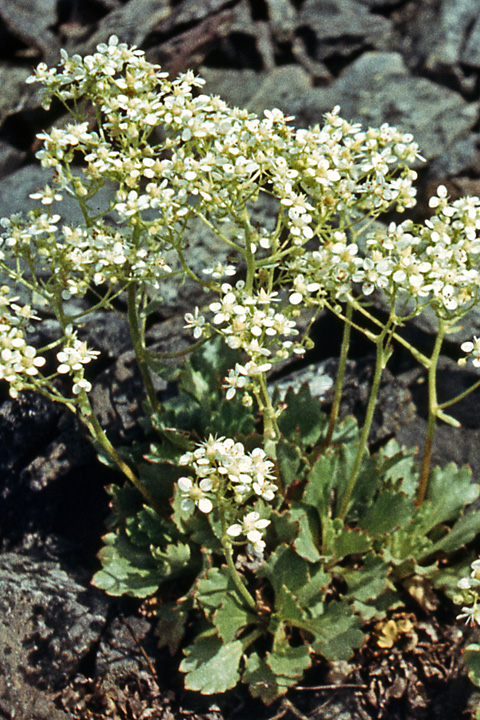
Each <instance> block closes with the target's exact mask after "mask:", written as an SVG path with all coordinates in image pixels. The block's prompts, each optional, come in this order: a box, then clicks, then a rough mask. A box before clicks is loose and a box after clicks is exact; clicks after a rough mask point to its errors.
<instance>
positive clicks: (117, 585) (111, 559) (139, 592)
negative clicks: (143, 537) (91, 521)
mask: <svg viewBox="0 0 480 720" xmlns="http://www.w3.org/2000/svg"><path fill="white" fill-rule="evenodd" d="M103 542H104V547H103V548H102V549H101V550H100V552H99V554H98V557H99V558H100V560H101V562H102V570H99V571H98V572H97V573H95V575H94V576H93V579H92V583H93V585H95V587H98V588H100V589H101V590H105V592H106V593H108V595H115V596H119V595H131V596H133V597H141V598H144V597H147V596H148V595H153V593H154V592H156V591H157V590H158V588H159V586H160V583H161V581H162V577H161V575H160V573H159V571H158V567H157V565H156V564H155V562H154V560H153V558H152V556H151V554H150V552H149V551H148V550H140V549H139V548H137V547H135V546H134V545H133V544H132V543H131V542H130V541H129V540H128V538H126V537H125V536H124V535H119V534H116V533H108V534H107V535H105V536H104V537H103Z"/></svg>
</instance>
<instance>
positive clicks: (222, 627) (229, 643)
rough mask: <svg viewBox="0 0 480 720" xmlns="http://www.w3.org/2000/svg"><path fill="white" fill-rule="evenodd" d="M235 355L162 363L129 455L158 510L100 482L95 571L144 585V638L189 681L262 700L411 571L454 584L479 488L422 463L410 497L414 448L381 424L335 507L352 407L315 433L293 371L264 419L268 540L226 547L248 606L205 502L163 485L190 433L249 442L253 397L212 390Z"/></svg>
mask: <svg viewBox="0 0 480 720" xmlns="http://www.w3.org/2000/svg"><path fill="white" fill-rule="evenodd" d="M234 360H235V357H234V353H233V351H232V350H229V349H228V348H226V347H225V346H224V345H223V344H222V342H221V341H220V340H218V339H217V340H213V341H210V342H209V343H207V344H206V345H204V346H203V347H202V348H200V349H199V350H197V351H196V352H195V353H194V354H193V355H192V356H191V358H190V360H189V361H188V362H187V363H186V365H185V366H184V368H183V370H181V371H179V372H178V373H177V383H178V393H177V394H176V395H175V396H174V397H173V398H171V399H170V400H168V401H166V402H165V403H164V406H163V411H162V413H161V414H159V415H158V416H156V417H155V418H154V419H153V425H154V426H155V428H156V431H157V439H156V440H155V441H154V442H153V443H151V445H150V448H149V451H148V453H145V452H144V450H145V448H143V451H142V452H143V456H144V458H145V459H144V460H143V463H142V464H141V468H140V469H141V477H142V482H144V484H145V485H146V486H147V487H148V489H149V490H150V491H151V493H152V494H153V495H154V496H155V497H156V498H157V500H158V503H159V505H160V506H161V507H162V508H164V514H163V516H160V515H159V514H158V512H156V511H155V510H153V509H151V508H149V507H147V506H146V505H145V504H144V502H143V500H142V498H141V497H140V495H139V494H138V493H137V491H136V490H135V489H133V488H130V487H124V488H118V487H116V488H114V489H112V491H111V492H112V495H113V517H112V520H111V524H110V529H109V532H108V534H107V535H106V536H105V538H104V542H105V545H104V548H103V549H102V551H101V553H100V559H101V562H102V569H101V570H100V571H99V572H98V573H97V574H96V575H95V578H94V583H95V584H96V585H97V586H98V587H101V588H103V589H104V590H106V592H108V593H110V594H113V595H121V594H129V595H133V596H135V597H142V598H143V597H147V596H150V595H156V596H157V598H158V604H157V608H158V620H157V623H158V624H157V634H158V637H159V642H160V645H161V646H166V647H168V648H169V649H170V651H171V652H172V653H177V651H178V650H179V649H180V648H182V650H183V653H184V657H183V660H182V661H181V664H180V670H181V671H182V672H183V673H185V685H186V687H187V688H188V689H190V690H194V691H198V692H200V693H204V694H212V693H220V692H225V691H226V690H228V689H230V688H232V687H234V686H235V685H236V684H237V683H239V682H243V683H246V684H247V685H248V687H249V690H250V692H251V694H252V695H253V696H254V697H260V698H261V699H262V700H263V701H264V702H266V703H270V702H273V701H274V700H276V699H277V698H279V697H280V696H282V695H283V694H284V693H285V692H286V691H287V690H288V688H289V687H291V686H294V685H295V684H297V683H298V682H299V680H300V679H301V678H302V676H303V674H304V673H305V671H306V670H307V669H308V668H309V667H311V666H312V664H313V663H315V662H317V661H318V659H321V658H323V659H324V660H327V661H333V660H339V659H348V658H350V657H351V656H352V655H353V653H354V651H355V649H356V648H358V647H360V646H361V645H362V643H363V641H364V635H365V632H366V628H367V625H368V624H369V623H370V624H371V623H372V622H377V623H378V622H379V621H382V620H383V619H386V618H388V617H389V614H390V615H391V612H392V610H393V609H395V608H398V607H400V606H402V604H403V603H404V597H405V588H408V587H410V586H411V585H412V583H413V584H415V583H416V585H417V587H418V586H420V587H423V588H424V589H425V590H428V591H429V592H431V591H432V590H442V591H446V592H447V594H448V593H452V594H453V592H454V591H455V586H456V583H457V581H458V579H459V577H461V576H462V573H463V572H464V568H465V564H466V562H468V560H464V562H462V563H461V566H460V565H459V566H458V567H457V566H455V564H454V562H453V558H456V557H457V556H458V553H457V551H458V550H459V549H460V548H462V547H463V546H464V545H466V544H467V543H469V542H470V541H471V540H472V539H473V538H474V537H475V535H476V534H477V532H478V527H479V522H480V511H478V510H476V509H474V508H473V506H472V505H471V504H472V502H473V501H474V500H475V499H476V498H477V496H478V494H479V489H478V487H477V485H475V484H472V483H471V476H470V470H469V469H468V468H460V469H459V468H457V467H456V466H454V465H453V464H451V465H448V466H447V467H445V468H443V469H440V468H435V469H434V470H433V471H432V474H431V478H430V483H429V489H428V494H427V497H426V500H425V501H424V503H423V504H422V505H421V507H418V505H417V503H416V500H415V495H416V490H417V484H418V468H417V465H416V463H415V460H414V458H413V452H412V451H407V450H404V449H402V448H400V447H399V446H398V444H397V443H396V442H395V441H393V440H392V441H390V442H389V443H388V444H386V445H385V446H384V447H383V448H382V449H381V450H380V451H379V452H377V453H376V454H375V455H369V454H368V453H365V455H364V458H363V462H362V466H361V469H360V474H359V478H358V482H357V484H356V486H355V490H354V493H353V495H352V497H351V501H350V505H349V509H348V512H347V514H346V517H345V520H342V519H340V518H339V517H338V509H339V505H340V502H341V499H342V495H343V493H344V491H345V488H346V486H347V482H348V478H349V474H350V469H351V467H352V463H353V462H354V458H355V454H356V449H357V444H358V442H359V432H358V429H357V425H356V422H355V420H354V419H353V418H348V419H346V420H345V421H343V422H342V423H340V424H339V425H338V427H337V429H336V431H335V434H334V436H333V441H332V442H331V444H330V445H329V447H325V446H324V438H325V433H326V428H327V424H328V418H327V416H326V415H325V414H324V412H323V411H322V408H321V405H320V402H319V400H318V399H316V398H315V397H312V395H311V393H310V390H309V388H308V386H307V385H304V386H303V387H301V388H300V390H299V391H298V392H294V391H293V390H292V389H290V390H289V391H288V392H287V394H286V397H285V398H284V399H283V401H282V402H283V405H284V410H283V412H282V413H281V415H280V417H279V419H278V424H279V428H280V431H281V438H280V440H279V441H278V442H277V444H276V458H275V460H276V467H277V475H278V485H279V491H278V494H277V498H276V500H275V502H273V503H271V504H270V506H269V507H268V508H267V507H262V508H261V510H262V516H265V515H266V514H268V513H269V519H270V521H271V523H270V525H269V528H268V531H267V535H266V542H267V552H266V553H265V558H264V561H263V562H259V561H254V560H252V559H251V558H248V556H246V555H245V556H244V555H243V554H242V552H243V548H242V549H240V551H239V552H238V553H237V555H236V558H235V560H236V567H237V569H238V572H239V574H240V576H241V578H242V580H243V582H244V584H245V586H246V588H247V589H248V591H249V593H250V594H251V595H252V597H253V598H255V601H256V608H255V610H254V609H253V608H252V607H250V606H248V605H247V604H246V602H245V600H244V598H243V597H242V595H241V594H240V593H239V591H238V588H237V587H236V585H235V583H234V582H233V581H232V578H231V576H230V574H229V571H228V567H227V565H226V562H225V558H224V555H223V551H222V545H221V542H220V538H221V529H220V523H219V518H218V515H217V514H216V512H215V510H213V511H212V512H211V513H209V514H208V515H205V514H202V513H197V514H194V515H193V516H192V515H191V514H190V513H186V512H184V511H182V509H181V507H180V499H179V498H178V497H177V495H176V485H175V480H176V478H178V477H179V475H181V474H182V472H183V471H184V468H180V467H178V466H177V465H176V460H177V459H178V457H179V455H180V454H181V453H182V452H184V451H185V449H191V448H192V447H193V446H194V445H193V443H194V440H201V439H203V438H205V437H207V436H208V434H210V433H212V434H215V433H217V434H219V435H230V436H233V437H235V438H237V439H239V440H241V441H242V442H243V443H244V445H245V447H246V448H249V447H256V446H258V445H259V444H261V438H260V437H259V435H258V433H259V430H260V429H261V428H259V426H258V423H259V421H258V417H257V415H256V410H255V407H252V408H246V407H244V406H243V405H242V403H241V402H240V401H239V400H238V401H237V399H236V398H234V399H233V400H230V401H226V400H225V399H224V393H223V391H222V388H221V385H222V378H223V377H224V376H225V374H226V371H227V369H228V367H231V366H232V362H234ZM277 400H278V398H277ZM257 507H258V505H257ZM456 553H457V554H456ZM470 559H471V558H470ZM450 560H451V561H450ZM187 627H188V633H187V632H186V631H187ZM187 635H188V640H187Z"/></svg>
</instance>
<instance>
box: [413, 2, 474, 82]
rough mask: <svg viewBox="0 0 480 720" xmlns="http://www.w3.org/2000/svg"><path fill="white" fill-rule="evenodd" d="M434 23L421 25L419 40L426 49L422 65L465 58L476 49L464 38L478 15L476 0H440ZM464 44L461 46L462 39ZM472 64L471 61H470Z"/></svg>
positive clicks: (442, 65)
mask: <svg viewBox="0 0 480 720" xmlns="http://www.w3.org/2000/svg"><path fill="white" fill-rule="evenodd" d="M438 7H439V12H438V16H437V18H436V20H435V22H434V23H432V24H426V23H425V25H424V26H423V28H422V29H423V33H422V35H423V44H424V45H425V48H426V49H427V56H426V59H425V66H426V67H427V68H429V69H442V68H446V67H448V66H452V65H457V64H458V63H459V62H469V60H468V59H467V58H468V57H470V60H471V59H473V58H474V56H475V54H476V52H478V51H475V49H474V48H473V47H472V44H471V40H472V36H473V33H472V35H471V36H470V42H467V40H468V36H469V34H470V32H471V28H472V24H473V23H474V22H475V21H476V19H477V18H478V16H479V12H480V6H479V4H478V2H477V1H476V0H443V2H442V3H440V4H439V5H438ZM466 42H467V46H466V47H465V43H466ZM473 64H475V63H473Z"/></svg>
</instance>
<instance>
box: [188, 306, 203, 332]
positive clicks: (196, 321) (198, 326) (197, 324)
mask: <svg viewBox="0 0 480 720" xmlns="http://www.w3.org/2000/svg"><path fill="white" fill-rule="evenodd" d="M184 317H185V320H186V321H187V322H186V325H184V326H183V327H184V328H186V329H190V328H193V337H194V338H200V337H202V335H203V334H204V327H205V318H204V316H203V315H199V310H198V307H196V308H195V311H194V313H193V315H192V313H186V314H185V315H184Z"/></svg>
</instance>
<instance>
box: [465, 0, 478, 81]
mask: <svg viewBox="0 0 480 720" xmlns="http://www.w3.org/2000/svg"><path fill="white" fill-rule="evenodd" d="M477 13H480V8H479V7H478V5H477ZM460 59H461V61H462V62H463V63H465V65H468V66H470V67H474V68H475V69H476V70H478V69H479V68H480V15H477V19H476V21H475V24H474V25H473V28H472V30H471V32H470V34H469V37H468V40H467V43H466V45H465V49H464V50H463V52H462V54H461V57H460Z"/></svg>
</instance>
